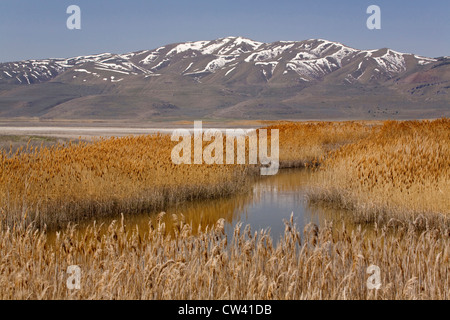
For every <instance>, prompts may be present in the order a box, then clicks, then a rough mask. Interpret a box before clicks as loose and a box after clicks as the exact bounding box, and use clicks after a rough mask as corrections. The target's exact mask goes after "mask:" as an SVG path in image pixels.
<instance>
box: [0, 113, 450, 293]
mask: <svg viewBox="0 0 450 320" xmlns="http://www.w3.org/2000/svg"><path fill="white" fill-rule="evenodd" d="M277 127H278V128H279V130H280V161H281V165H282V166H283V165H284V166H305V165H307V166H310V165H313V166H315V167H316V165H319V167H318V168H319V169H318V171H317V172H315V178H314V179H315V180H316V184H315V186H314V188H312V189H311V192H310V200H311V201H321V202H325V203H328V204H330V205H331V206H339V207H342V208H346V209H349V210H348V214H349V215H350V216H351V217H353V219H351V220H352V221H353V222H356V223H359V222H364V223H367V222H369V223H372V224H371V228H370V229H364V230H367V231H362V230H361V229H358V228H356V229H355V227H354V226H352V227H348V226H345V225H344V226H339V227H336V226H334V227H333V226H332V225H325V226H323V227H322V228H317V227H315V226H313V225H310V226H308V227H307V228H306V229H305V232H304V233H300V232H298V230H296V227H295V225H293V223H292V221H291V222H288V223H287V224H286V231H285V236H284V238H283V239H282V240H281V241H280V243H278V244H274V243H273V239H272V238H271V237H270V235H269V234H268V233H266V232H262V233H260V234H259V235H258V236H255V235H254V233H252V232H250V231H249V230H248V229H247V231H245V232H240V231H238V230H236V231H235V235H234V238H233V239H227V238H226V236H225V235H224V234H223V224H224V221H223V220H220V221H219V222H218V223H217V225H216V227H215V228H214V229H213V230H209V231H208V230H204V229H202V228H200V227H199V230H198V231H197V230H195V231H196V232H193V231H192V230H191V228H190V227H189V226H188V225H185V224H184V223H183V220H182V217H181V218H177V219H179V220H177V221H175V222H174V223H172V225H175V226H176V227H175V229H172V231H171V232H168V231H167V230H166V225H165V224H164V223H162V222H161V221H162V220H159V223H158V224H157V225H156V228H155V227H153V228H152V227H149V232H148V233H147V234H146V235H145V236H143V235H142V232H139V231H138V230H136V231H134V232H130V231H126V230H129V228H124V226H123V225H122V224H120V223H114V224H112V225H111V226H110V227H109V229H108V231H107V232H104V231H101V228H100V227H99V226H95V225H94V224H92V225H91V226H90V227H89V228H87V229H85V230H84V231H83V232H80V231H77V229H76V228H75V227H68V228H62V229H61V230H62V231H61V232H60V233H59V235H58V236H57V237H56V239H52V241H49V239H48V238H47V235H46V233H45V231H44V230H45V228H42V226H43V225H45V224H47V225H52V224H53V225H55V226H61V225H63V224H65V223H66V222H67V221H78V220H80V219H81V218H83V216H86V217H97V216H100V215H108V214H112V213H120V212H123V211H125V212H127V213H133V212H134V213H137V212H140V211H146V210H148V209H149V208H153V209H154V208H161V209H162V208H164V206H166V205H168V204H170V203H173V202H176V201H187V200H189V199H198V198H209V197H218V196H224V195H227V194H230V193H234V192H238V191H239V190H243V189H245V186H246V182H247V181H248V180H249V177H251V176H252V174H253V171H252V167H251V166H237V165H236V166H229V165H228V166H217V165H212V166H206V165H201V166H183V165H182V166H174V165H173V164H172V162H171V161H170V150H171V148H172V146H173V145H174V144H175V143H174V142H170V141H169V140H170V139H169V138H168V137H165V136H159V135H157V136H147V137H128V138H121V139H108V140H101V141H97V142H94V143H89V144H85V143H80V144H78V145H69V146H55V147H53V148H42V149H39V150H27V151H26V152H24V151H21V152H18V153H17V154H15V155H11V154H7V153H6V152H3V153H2V155H1V156H0V170H1V171H0V215H1V218H0V220H1V221H0V222H1V225H2V228H0V298H2V299H449V298H450V297H449V292H450V288H449V286H450V275H449V265H450V264H449V255H450V252H449V250H450V249H449V248H450V243H449V241H450V240H449V239H450V231H449V224H448V214H449V210H448V208H449V207H448V199H449V198H450V197H449V188H448V186H449V184H448V182H449V172H450V171H449V163H450V161H449V134H450V122H449V120H448V119H441V120H436V121H422V122H416V121H412V122H386V123H384V124H378V123H355V122H345V123H308V124H298V123H284V124H280V125H278V126H277ZM253 169H254V168H253ZM274 214H276V212H274ZM36 226H38V227H40V229H36V228H35V227H36ZM368 230H370V234H368V233H367V232H369V231H368ZM173 232H175V233H173ZM169 234H170V235H171V237H169V236H168V235H169ZM174 234H175V235H174ZM372 264H373V265H376V266H378V267H379V268H380V270H381V288H380V290H378V291H377V290H369V289H368V288H367V279H368V277H369V275H368V274H367V267H368V266H370V265H372ZM70 265H78V266H79V267H80V268H81V271H82V276H81V288H80V289H79V290H69V289H68V288H67V285H66V280H67V277H68V275H67V272H66V271H67V268H68V267H69V266H70Z"/></svg>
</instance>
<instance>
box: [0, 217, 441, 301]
mask: <svg viewBox="0 0 450 320" xmlns="http://www.w3.org/2000/svg"><path fill="white" fill-rule="evenodd" d="M178 223H179V224H178V229H177V230H178V231H177V232H176V235H175V236H174V237H167V236H165V234H166V232H165V226H164V224H163V223H160V224H158V226H157V228H155V229H151V228H150V232H149V233H148V234H147V235H146V236H145V237H141V236H139V232H138V231H137V230H135V231H134V232H126V231H125V230H126V228H125V227H124V225H123V224H122V223H112V224H111V225H110V226H109V229H108V232H106V233H105V234H103V235H100V231H99V227H98V226H95V225H91V227H90V228H88V229H86V230H85V232H84V233H82V234H78V233H77V232H76V228H74V227H73V228H72V227H69V228H67V229H65V230H64V231H62V232H61V233H59V235H58V237H57V239H56V240H55V242H54V243H53V244H51V245H50V244H48V243H47V241H46V235H45V234H44V233H43V232H38V231H36V230H35V229H33V228H31V227H29V228H26V229H23V228H21V227H16V228H15V229H7V230H5V229H3V230H1V231H0V299H171V300H173V299H283V300H285V299H449V298H450V295H449V294H450V270H449V264H450V261H449V257H450V238H449V229H427V230H425V231H421V232H418V231H417V230H416V229H415V228H414V226H413V225H409V226H406V227H401V228H398V229H396V231H395V233H393V232H391V231H390V230H389V229H388V228H387V227H383V228H381V229H378V228H375V230H374V231H373V232H372V233H373V234H372V235H371V236H367V235H366V234H365V231H361V229H356V230H354V231H353V232H351V233H350V232H348V231H347V229H346V228H343V229H333V228H332V226H331V225H328V226H325V227H323V228H322V229H320V230H319V229H318V228H317V227H315V226H313V225H309V226H307V227H306V228H305V231H304V233H301V232H299V231H298V230H297V229H296V227H295V225H294V224H293V223H292V219H291V221H290V222H286V228H285V234H284V237H283V238H282V239H281V241H280V242H279V243H278V244H274V243H273V240H272V238H271V237H270V234H268V233H267V232H263V231H261V232H258V233H253V232H252V231H251V230H250V228H246V229H244V230H242V229H238V228H236V229H235V233H234V237H233V239H227V238H226V236H225V235H224V234H223V220H220V221H218V223H217V225H216V227H215V228H214V229H213V230H210V231H207V232H200V233H199V234H196V235H193V233H192V229H191V228H190V227H189V226H188V225H184V224H183V223H182V221H180V222H178ZM71 265H77V266H79V268H80V269H81V273H80V275H81V276H80V278H79V280H80V282H79V289H78V290H77V289H73V290H70V289H69V288H68V286H67V280H68V278H69V274H67V270H68V267H69V266H71ZM370 265H376V266H378V267H379V268H380V280H381V282H380V285H381V287H380V289H379V290H370V289H368V287H367V280H368V279H369V276H370V274H368V273H367V268H368V267H369V266H370Z"/></svg>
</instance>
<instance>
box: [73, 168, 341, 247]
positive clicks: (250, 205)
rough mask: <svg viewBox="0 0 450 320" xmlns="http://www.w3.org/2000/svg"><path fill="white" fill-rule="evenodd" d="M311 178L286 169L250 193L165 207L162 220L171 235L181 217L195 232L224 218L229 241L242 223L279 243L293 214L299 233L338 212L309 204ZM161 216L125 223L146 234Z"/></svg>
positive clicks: (259, 182) (303, 171) (305, 172)
mask: <svg viewBox="0 0 450 320" xmlns="http://www.w3.org/2000/svg"><path fill="white" fill-rule="evenodd" d="M312 175H313V173H312V172H311V171H310V170H306V169H283V170H280V171H279V173H278V174H277V175H275V176H267V177H260V178H258V179H257V180H256V181H252V182H249V184H250V185H249V188H248V191H247V192H244V193H242V194H236V195H233V196H230V197H226V198H219V199H212V200H198V201H192V202H187V203H182V204H179V205H174V206H170V207H168V208H166V210H165V213H166V214H165V215H164V216H163V217H162V219H161V221H162V222H164V223H165V225H166V230H167V231H168V232H170V230H172V229H173V227H174V226H175V225H176V221H177V220H178V221H180V220H181V219H182V218H181V217H182V216H184V220H185V222H186V223H189V224H191V225H192V227H193V230H198V227H199V225H201V226H203V228H206V227H208V228H211V227H212V226H213V225H214V224H215V223H216V222H217V220H219V219H220V218H223V219H225V221H226V225H225V231H226V233H227V235H228V236H229V237H230V238H231V237H232V235H233V231H234V228H235V226H236V224H237V223H239V222H242V224H243V226H245V225H247V224H249V225H250V226H251V229H252V230H253V231H259V230H261V229H270V233H271V235H272V237H273V239H274V240H275V241H277V240H278V239H279V238H280V237H281V236H282V235H283V233H284V222H283V220H289V219H290V217H291V215H292V214H293V216H294V220H295V222H296V223H297V226H298V227H299V229H300V230H302V229H303V228H304V226H305V225H306V224H308V223H309V222H314V223H316V224H318V225H321V224H323V223H324V221H325V220H330V219H332V215H333V214H334V213H335V210H327V209H326V208H321V207H318V206H310V205H308V202H307V199H306V194H307V191H308V188H309V187H310V185H311V179H312ZM159 213H160V212H150V213H148V214H139V215H128V216H125V217H124V220H125V224H126V226H127V228H128V229H131V228H135V226H136V225H137V226H138V227H139V230H140V232H141V233H142V234H145V233H146V232H147V231H148V228H149V227H150V225H153V226H156V225H157V216H158V214H159ZM174 216H176V219H174ZM112 220H120V217H115V218H108V219H102V220H100V221H98V220H97V224H100V223H104V224H105V225H109V224H110V223H111V222H112ZM91 223H92V221H90V222H85V223H82V224H81V225H80V229H81V230H83V227H84V226H85V225H88V224H91Z"/></svg>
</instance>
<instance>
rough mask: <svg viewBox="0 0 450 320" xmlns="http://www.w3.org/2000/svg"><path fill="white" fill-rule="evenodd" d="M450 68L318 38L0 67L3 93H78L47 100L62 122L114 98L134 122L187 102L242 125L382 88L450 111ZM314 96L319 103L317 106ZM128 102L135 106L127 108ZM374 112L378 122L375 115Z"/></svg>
mask: <svg viewBox="0 0 450 320" xmlns="http://www.w3.org/2000/svg"><path fill="white" fill-rule="evenodd" d="M448 65H449V59H448V57H443V58H428V57H422V56H418V55H414V54H408V53H400V52H396V51H394V50H391V49H386V48H384V49H377V50H358V49H354V48H351V47H348V46H345V45H343V44H341V43H338V42H332V41H327V40H322V39H310V40H305V41H278V42H274V43H262V42H257V41H253V40H250V39H246V38H242V37H227V38H221V39H217V40H213V41H196V42H186V43H179V44H171V45H167V46H163V47H160V48H157V49H154V50H143V51H138V52H131V53H126V54H112V53H103V54H98V55H90V56H80V57H74V58H69V59H45V60H27V61H20V62H10V63H2V64H0V85H2V84H3V85H6V86H7V88H8V90H9V91H10V90H12V88H14V89H15V90H16V91H17V88H18V87H21V86H28V87H33V86H34V85H36V84H46V85H47V87H48V86H54V85H56V83H58V84H59V85H61V86H65V87H70V86H72V87H74V86H76V87H77V89H76V90H77V91H78V94H77V95H76V96H75V97H72V96H73V94H72V95H71V94H70V93H69V92H67V94H63V96H64V99H62V98H63V97H60V98H61V99H53V98H55V97H53V96H52V97H50V98H52V99H49V100H51V101H52V103H51V107H49V108H47V109H55V108H56V109H62V110H64V112H63V115H66V116H69V117H72V116H76V115H75V113H76V112H75V111H74V110H72V108H75V107H76V105H77V102H78V105H80V104H81V105H83V107H84V106H85V105H86V104H87V105H91V106H92V108H95V106H98V105H99V104H100V105H103V106H104V107H106V101H107V100H108V99H107V97H111V96H114V95H119V96H121V97H123V99H122V100H123V102H124V103H127V104H129V105H130V109H133V108H136V106H138V109H139V112H137V114H140V115H141V114H142V113H144V114H146V115H147V116H149V117H152V116H154V115H158V114H161V112H162V113H164V112H166V113H167V112H168V114H171V113H173V112H175V111H174V110H178V111H179V110H181V109H183V107H185V106H183V104H184V103H190V104H191V106H192V104H198V106H199V107H198V108H197V109H201V107H204V109H205V112H204V113H203V115H209V116H218V117H222V116H223V117H229V116H230V115H239V116H242V117H246V116H247V115H248V112H247V111H246V110H245V108H246V106H247V109H252V107H253V109H252V110H258V108H257V106H258V105H259V106H260V108H259V109H262V110H263V113H270V114H273V113H276V112H277V110H273V111H270V110H268V109H270V108H271V105H274V106H278V107H279V109H281V114H283V110H284V111H285V112H287V113H290V111H289V110H288V109H292V108H294V109H298V110H296V112H295V113H298V114H300V113H302V110H301V109H302V107H303V109H305V108H312V107H313V106H314V105H317V103H318V101H317V100H323V101H321V102H320V105H324V104H325V105H326V106H330V99H331V100H333V104H334V105H339V106H341V105H346V104H349V105H350V107H352V104H351V103H350V101H352V100H355V99H353V98H354V97H355V96H360V98H361V97H362V96H364V94H363V93H364V92H366V93H367V92H370V96H376V95H377V94H380V95H386V90H388V91H389V94H390V95H389V96H387V97H385V98H386V99H387V100H386V101H391V100H392V101H391V102H389V105H391V104H392V103H393V102H395V105H396V106H397V105H399V104H402V101H401V100H402V99H403V100H404V103H403V104H405V105H406V104H412V105H414V104H415V103H416V102H418V103H422V104H423V103H424V101H426V99H420V96H424V97H425V96H426V98H427V99H429V100H428V102H433V101H434V102H436V103H437V104H439V105H443V106H444V107H445V106H448V105H449V104H448V101H449V96H448V93H449V92H448V89H449V80H450V76H449V67H448ZM416 84H417V85H416ZM380 87H382V89H383V90H380ZM376 88H378V90H377V89H376ZM66 89H67V88H66ZM3 90H5V89H3ZM26 91H27V90H25V97H27V94H26ZM28 91H29V90H28ZM31 91H33V92H34V91H35V90H31ZM63 91H64V90H63ZM169 92H170V93H169ZM44 93H45V90H44ZM0 94H2V91H0ZM317 94H320V95H322V96H321V97H320V98H319V96H315V95H317ZM5 95H6V96H10V99H7V100H8V101H11V100H19V101H15V103H13V105H14V106H16V108H15V109H17V108H19V109H20V107H18V106H20V105H22V106H23V105H24V104H25V105H27V106H32V105H36V102H34V101H32V100H26V99H25V100H26V101H20V99H14V97H11V95H8V92H3V94H2V96H3V97H5ZM189 95H191V97H188V96H189ZM127 96H132V98H130V99H128V101H126V100H127V99H126V98H125V97H127ZM177 96H184V97H185V98H186V99H185V100H183V99H180V98H179V97H177ZM44 97H45V96H43V97H39V101H40V102H39V104H43V105H45V102H43V100H45V99H44ZM139 97H141V99H140V98H139ZM146 97H147V98H148V99H147V98H146ZM192 97H195V98H196V99H197V102H196V100H195V99H192ZM333 97H334V98H335V99H333ZM352 97H353V98H352ZM315 98H316V99H315ZM317 98H319V99H317ZM80 99H81V100H80ZM146 99H147V100H148V102H149V103H148V105H147V109H148V110H147V111H145V109H146V107H145V100H146ZM370 99H372V100H373V99H374V98H373V97H371V98H369V99H362V100H361V99H356V100H355V102H353V104H355V103H356V102H357V101H360V100H361V101H364V102H365V103H368V100H370ZM2 100H3V98H0V115H2V114H3V115H5V116H8V114H9V113H10V112H9V111H8V110H6V109H5V103H2V102H4V101H2ZM76 100H78V101H76ZM119 100H120V99H119ZM375 100H376V99H375ZM378 100H379V99H378ZM416 100H417V101H416ZM422 100H424V101H422ZM180 101H181V102H180ZM60 102H62V103H60ZM375 105H377V106H378V108H380V107H381V106H382V105H383V102H382V101H376V102H373V103H370V108H374V106H375ZM167 106H170V107H167ZM248 106H250V107H248ZM186 107H188V106H186ZM330 107H331V106H330ZM353 107H356V105H354V106H353ZM155 108H156V109H155ZM368 108H369V107H368ZM370 108H369V110H368V111H370V110H371V109H370ZM31 109H32V108H31ZM69 109H70V110H69ZM194 109H196V108H195V107H194ZM272 109H276V108H275V107H274V108H272ZM399 109H400V108H399ZM444 109H445V108H444ZM16 111H17V110H16ZM20 111H21V112H19V113H23V112H22V110H20ZM60 111H61V110H59V111H58V112H55V110H47V112H45V113H42V112H41V111H40V112H38V115H39V116H44V115H47V116H49V117H53V116H59V115H60ZM85 111H86V110H85ZM121 111H123V110H121ZM200 111H201V110H198V114H199V115H200V114H201V112H200ZM52 112H53V113H54V114H53V113H52ZM373 112H374V113H372V115H373V114H375V113H376V112H377V111H376V110H373ZM125 113H126V112H125ZM91 114H92V115H95V116H99V117H101V112H100V113H98V114H97V113H96V112H95V110H94V111H92V112H91ZM394 114H395V113H394ZM397 114H398V112H397Z"/></svg>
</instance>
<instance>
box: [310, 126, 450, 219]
mask: <svg viewBox="0 0 450 320" xmlns="http://www.w3.org/2000/svg"><path fill="white" fill-rule="evenodd" d="M316 180H317V183H316V186H315V187H314V188H313V189H312V190H311V192H310V200H311V201H322V202H326V203H330V204H332V205H336V206H339V207H341V208H346V209H349V213H352V214H353V216H354V218H355V221H357V222H374V221H377V222H378V223H381V222H387V221H389V220H390V219H397V220H401V221H411V220H415V219H417V218H423V219H426V220H427V223H429V224H437V225H441V224H443V223H444V224H445V223H447V224H448V223H449V218H450V120H449V119H440V120H435V121H407V122H394V121H388V122H386V123H384V125H383V126H382V127H381V128H379V129H375V130H374V131H373V132H372V133H371V134H370V135H369V136H368V137H367V138H364V139H362V140H360V141H358V142H355V143H352V144H347V145H345V146H343V147H342V148H340V149H339V150H337V151H336V152H333V153H330V154H329V156H328V157H327V158H326V159H325V160H324V161H322V166H321V168H320V170H319V172H317V173H316Z"/></svg>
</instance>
